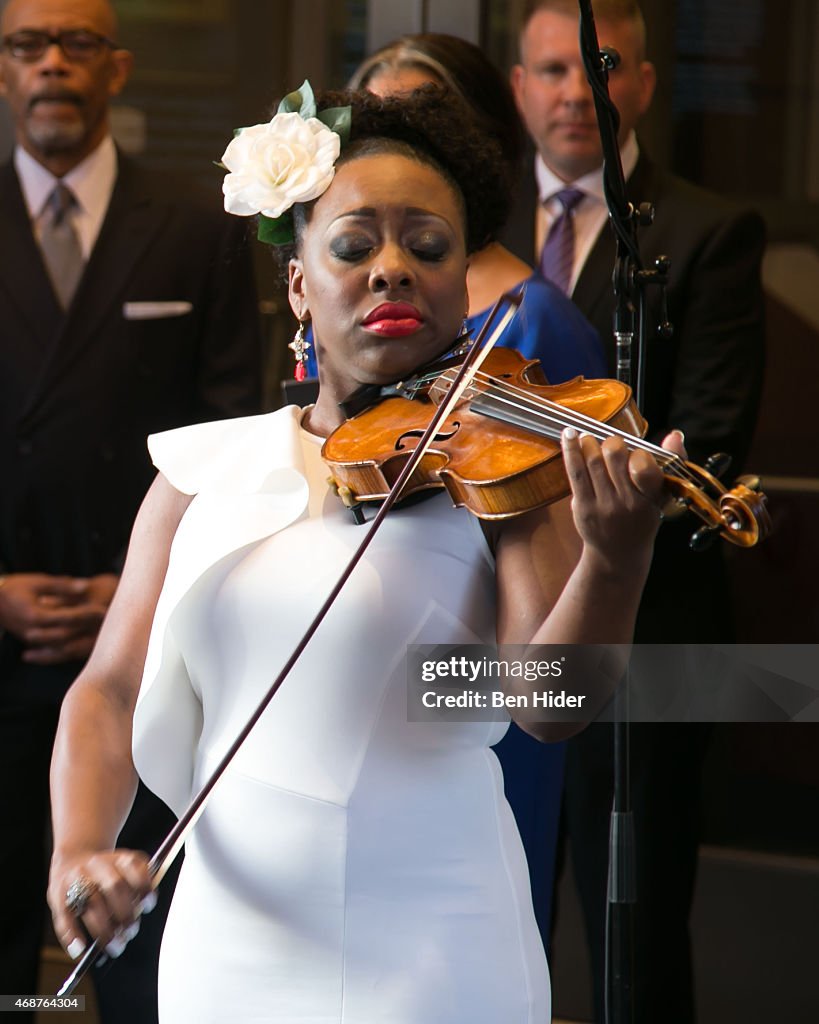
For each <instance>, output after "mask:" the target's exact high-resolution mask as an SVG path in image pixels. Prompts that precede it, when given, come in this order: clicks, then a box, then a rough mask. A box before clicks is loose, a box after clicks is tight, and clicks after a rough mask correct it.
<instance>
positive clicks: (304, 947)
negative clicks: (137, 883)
mask: <svg viewBox="0 0 819 1024" xmlns="http://www.w3.org/2000/svg"><path fill="white" fill-rule="evenodd" d="M299 413H300V410H296V409H292V408H290V409H285V410H281V411H280V412H278V413H273V414H270V415H267V416H259V417H249V418H246V419H241V420H233V421H229V422H227V423H213V424H204V425H201V426H197V427H187V428H183V429H182V430H177V431H172V432H169V433H167V434H163V435H157V436H156V437H154V438H152V439H151V451H152V454H153V457H154V461H155V462H156V464H157V466H158V467H159V469H161V470H162V471H163V473H165V475H166V476H167V477H168V479H169V480H170V481H171V482H172V483H173V484H174V485H175V486H176V487H177V488H179V489H180V490H182V491H185V492H186V493H195V494H196V497H195V498H194V500H193V502H192V503H191V505H190V507H189V509H188V511H187V513H186V515H185V517H184V518H183V521H182V523H181V524H180V527H179V530H178V532H177V536H176V538H175V541H174V545H173V550H172V554H171V563H170V566H169V569H168V574H167V580H166V584H165V587H164V589H163V593H162V596H161V598H160V602H159V606H158V608H157V614H156V617H155V621H154V628H153V632H152V636H151V642H150V646H149V652H148V658H147V662H146V669H145V677H144V679H143V684H142V689H141V692H140V698H139V702H138V705H137V711H136V716H135V723H134V757H135V762H136V765H137V768H138V770H139V772H140V774H141V776H142V777H143V778H144V779H145V781H146V782H147V784H148V785H149V786H150V787H151V788H152V789H154V790H155V791H156V792H157V793H158V794H159V795H160V796H161V797H162V798H163V799H165V800H166V802H168V803H169V804H170V805H171V806H172V807H173V808H174V809H175V810H176V811H177V812H179V811H180V810H181V809H182V808H183V807H184V806H185V804H186V802H187V800H188V798H189V796H190V795H191V793H192V792H193V791H195V790H196V789H198V787H199V786H200V785H201V783H202V782H203V781H204V780H205V779H206V778H207V776H208V775H209V773H210V771H211V770H212V769H213V767H214V766H215V765H216V763H217V762H218V760H219V758H220V757H221V755H222V753H223V752H224V751H225V749H226V748H227V747H228V746H229V745H230V743H231V741H232V739H233V738H234V736H235V735H236V733H237V732H238V731H239V730H240V728H241V727H242V725H243V724H244V722H245V721H246V719H247V718H248V717H249V715H250V713H251V711H252V709H253V708H254V707H255V705H256V704H257V702H258V700H259V699H260V697H261V695H262V694H263V693H264V692H265V691H266V690H267V688H268V686H269V685H270V683H271V682H272V680H273V679H274V678H275V677H276V675H277V673H278V670H279V668H280V666H281V665H282V664H283V662H284V661H285V660H286V658H287V656H288V655H289V654H290V652H291V650H292V648H293V647H294V645H295V644H296V642H297V641H298V640H299V639H300V638H301V635H302V633H303V632H304V629H305V628H306V626H307V625H308V624H309V622H310V621H311V620H312V617H313V614H314V612H315V611H316V610H317V609H318V607H319V606H320V605H321V603H322V602H323V600H324V598H325V597H326V595H327V593H328V591H329V590H330V588H331V587H332V585H333V583H334V582H335V580H336V578H337V576H338V575H339V573H340V571H341V569H342V568H343V567H344V565H346V563H347V561H348V559H349V556H350V554H351V552H352V551H353V550H354V548H355V547H356V546H357V545H358V543H359V542H360V540H361V538H362V536H363V534H364V529H365V528H364V527H360V526H356V525H354V524H353V522H352V518H351V516H350V514H349V513H348V512H347V511H346V510H345V509H344V508H343V506H342V505H341V503H340V502H339V500H338V498H336V497H335V496H334V495H333V494H332V493H330V491H329V488H328V486H327V483H326V477H327V470H326V467H325V466H324V464H323V463H322V462H321V458H320V448H321V441H320V439H318V438H315V437H313V436H312V435H310V434H308V433H306V432H304V431H302V430H301V428H300V426H299V418H298V417H299ZM493 576H494V574H493V568H492V563H491V558H490V556H489V553H488V550H487V547H486V544H485V541H484V538H483V535H482V533H481V530H480V526H479V524H478V522H477V521H476V520H475V519H474V518H473V517H472V516H470V515H469V514H468V513H466V512H464V511H462V510H460V511H459V510H455V509H452V508H451V507H450V503H449V501H448V499H447V498H446V496H445V495H443V494H442V495H440V496H436V497H435V498H433V499H430V500H428V501H424V502H421V503H419V504H417V505H415V506H413V507H410V508H407V509H403V510H396V511H394V512H393V513H391V514H390V516H389V517H388V518H387V520H386V521H385V523H384V524H383V526H382V529H381V531H380V532H379V534H378V535H377V536H376V539H375V540H374V542H373V544H372V546H371V547H370V549H369V551H368V553H367V555H366V557H365V559H364V561H363V562H362V563H361V564H360V565H359V566H358V567H357V569H356V571H355V573H354V574H353V576H352V578H351V579H350V581H349V582H348V584H347V585H346V587H345V589H344V591H343V592H342V596H341V598H340V599H339V601H338V603H337V605H336V606H335V607H334V608H333V610H332V611H331V612H330V615H329V616H328V618H327V619H326V620H325V622H324V623H323V624H322V626H321V627H320V628H319V630H318V632H317V634H316V636H315V637H314V639H313V640H312V641H311V643H310V645H309V646H308V648H307V650H306V652H305V654H304V656H303V657H302V659H301V661H300V662H299V663H298V665H297V667H296V668H295V669H294V671H293V673H292V674H291V675H290V676H289V677H288V679H287V680H286V682H285V683H284V685H283V686H282V688H281V690H280V691H279V693H278V694H277V695H276V697H275V698H274V699H273V702H272V704H271V706H270V707H269V708H268V710H267V711H266V712H265V714H264V715H263V717H262V719H261V720H260V722H259V723H258V724H257V726H256V728H255V729H254V731H253V732H252V733H251V735H250V737H249V739H248V741H247V742H246V744H245V746H244V748H243V749H242V750H241V751H240V753H239V755H238V756H237V758H236V760H235V762H234V764H233V766H232V767H231V768H230V769H229V770H228V772H227V773H226V775H225V777H224V778H223V779H222V781H221V782H220V783H219V785H218V786H217V788H216V790H215V791H214V793H213V796H212V798H211V800H210V802H209V803H208V805H207V808H206V810H205V812H204V814H203V815H202V817H201V818H200V820H199V822H198V824H197V826H196V828H195V830H194V832H193V834H192V836H191V838H190V839H189V841H188V843H187V847H186V857H185V863H184V866H183V869H182V874H181V877H180V880H179V884H178V887H177V890H176V894H175V897H174V902H173V906H172V909H171V914H170V917H169V920H168V925H167V928H166V932H165V936H164V940H163V946H162V957H161V965H160V983H159V996H160V1020H161V1021H162V1024H211V1022H213V1024H215V1022H225V1024H242V1022H254V1024H255V1022H270V1024H274V1022H275V1024H547V1022H548V1021H549V1020H550V1001H549V977H548V969H547V966H546V960H545V956H544V953H543V947H542V944H541V941H540V937H539V934H538V931H537V927H536V924H535V920H534V915H533V912H532V906H531V897H530V895H529V881H528V874H527V868H526V863H525V857H524V853H523V849H522V847H521V843H520V839H519V836H518V834H517V830H516V827H515V823H514V820H513V817H512V814H511V811H510V809H509V807H508V805H507V804H506V801H505V799H504V796H503V783H502V778H501V773H500V770H499V766H498V763H497V759H496V758H495V755H494V753H493V752H492V751H491V750H490V749H489V746H490V745H491V744H493V743H496V742H497V741H498V740H499V739H500V737H501V736H502V734H503V732H504V730H505V728H506V725H504V724H498V723H485V722H484V723H454V724H453V723H446V724H444V723H435V724H422V723H418V722H410V721H408V715H407V679H406V667H405V656H406V645H407V644H409V643H449V642H455V643H481V642H490V641H491V640H492V638H493V636H494V614H495V608H494V578H493Z"/></svg>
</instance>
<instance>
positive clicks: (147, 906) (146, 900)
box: [139, 890, 156, 914]
mask: <svg viewBox="0 0 819 1024" xmlns="http://www.w3.org/2000/svg"><path fill="white" fill-rule="evenodd" d="M155 906H156V893H155V892H154V891H153V890H151V892H149V893H148V895H147V896H144V897H143V898H142V902H141V903H140V905H139V912H140V914H150V912H151V911H152V910H153V909H154V907H155Z"/></svg>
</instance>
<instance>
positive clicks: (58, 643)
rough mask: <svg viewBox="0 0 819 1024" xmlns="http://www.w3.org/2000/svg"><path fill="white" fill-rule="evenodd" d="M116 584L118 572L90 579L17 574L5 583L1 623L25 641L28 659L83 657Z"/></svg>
mask: <svg viewBox="0 0 819 1024" xmlns="http://www.w3.org/2000/svg"><path fill="white" fill-rule="evenodd" d="M117 582H118V577H117V576H115V575H114V574H113V573H105V574H102V575H99V576H91V577H88V578H81V577H74V576H50V575H47V574H46V573H13V574H11V575H9V576H6V577H5V579H4V581H3V586H2V587H0V626H1V627H2V628H3V629H5V630H7V631H8V632H9V633H11V634H13V635H14V636H16V637H17V638H18V639H19V640H21V641H22V643H23V644H24V646H25V650H24V651H23V656H22V657H23V660H24V661H27V662H31V663H33V664H38V665H56V664H59V663H61V662H66V661H84V660H85V659H86V658H87V657H88V655H89V654H90V653H91V648H92V647H93V646H94V641H95V640H96V638H97V633H98V632H99V628H100V625H101V624H102V620H103V618H104V616H105V613H106V611H107V610H108V606H109V604H110V603H111V599H112V598H113V596H114V591H115V590H116V587H117Z"/></svg>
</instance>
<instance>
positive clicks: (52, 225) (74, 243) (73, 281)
mask: <svg viewBox="0 0 819 1024" xmlns="http://www.w3.org/2000/svg"><path fill="white" fill-rule="evenodd" d="M76 204H77V200H76V199H75V197H74V193H73V192H72V191H71V189H70V188H68V186H67V185H64V184H63V183H62V182H61V181H58V182H57V184H56V185H55V186H54V191H53V192H52V193H51V195H50V196H49V197H48V201H47V203H46V208H47V213H46V217H45V219H44V222H43V226H42V230H41V232H40V249H41V250H42V253H43V259H44V260H45V265H46V269H47V270H48V276H49V277H50V278H51V283H52V285H53V286H54V293H55V295H56V296H57V299H58V301H59V303H60V305H61V306H62V308H63V309H68V307H69V306H70V305H71V300H72V299H73V298H74V292H75V291H76V290H77V285H78V284H79V282H80V278H81V277H82V272H83V270H84V267H85V262H84V260H83V258H82V249H81V248H80V240H79V237H78V236H77V231H76V229H75V227H74V224H73V222H72V220H71V211H72V209H73V207H74V206H76Z"/></svg>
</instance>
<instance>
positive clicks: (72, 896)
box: [65, 875, 99, 917]
mask: <svg viewBox="0 0 819 1024" xmlns="http://www.w3.org/2000/svg"><path fill="white" fill-rule="evenodd" d="M98 890H99V886H98V885H97V883H96V882H92V881H91V879H90V878H86V877H85V875H80V876H79V878H75V879H74V881H73V882H72V883H71V885H69V887H68V889H67V890H66V893H65V909H66V910H67V911H69V913H71V914H74V916H75V917H82V915H83V914H84V913H85V911H86V910H87V909H88V904H89V903H90V901H91V897H92V896H93V895H94V893H95V892H97V891H98Z"/></svg>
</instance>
